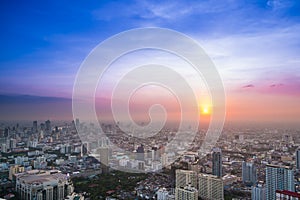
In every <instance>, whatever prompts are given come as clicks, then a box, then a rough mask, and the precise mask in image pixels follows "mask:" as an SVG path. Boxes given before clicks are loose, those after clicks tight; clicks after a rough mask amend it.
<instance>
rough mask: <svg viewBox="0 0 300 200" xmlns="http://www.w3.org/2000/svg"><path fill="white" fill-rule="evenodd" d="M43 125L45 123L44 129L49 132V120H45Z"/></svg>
mask: <svg viewBox="0 0 300 200" xmlns="http://www.w3.org/2000/svg"><path fill="white" fill-rule="evenodd" d="M45 125H46V127H45V130H46V131H47V132H50V131H51V129H52V128H51V122H50V120H47V121H46V122H45Z"/></svg>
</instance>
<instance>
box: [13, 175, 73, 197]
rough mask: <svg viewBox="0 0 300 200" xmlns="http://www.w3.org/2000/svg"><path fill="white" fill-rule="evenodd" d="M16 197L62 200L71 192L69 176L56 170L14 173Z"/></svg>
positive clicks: (71, 186)
mask: <svg viewBox="0 0 300 200" xmlns="http://www.w3.org/2000/svg"><path fill="white" fill-rule="evenodd" d="M16 191H17V193H18V199H26V200H34V199H37V200H38V199H41V200H42V199H45V200H54V199H56V200H64V199H65V197H66V196H67V195H70V194H71V193H72V192H73V185H72V183H71V181H70V179H69V177H68V176H67V175H65V174H62V173H60V172H59V171H56V170H51V171H39V170H32V171H28V172H26V173H21V174H16Z"/></svg>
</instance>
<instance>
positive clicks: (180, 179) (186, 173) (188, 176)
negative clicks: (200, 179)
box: [176, 169, 197, 188]
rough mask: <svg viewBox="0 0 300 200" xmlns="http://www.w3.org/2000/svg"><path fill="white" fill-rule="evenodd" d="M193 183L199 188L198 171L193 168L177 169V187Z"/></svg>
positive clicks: (193, 185) (192, 184)
mask: <svg viewBox="0 0 300 200" xmlns="http://www.w3.org/2000/svg"><path fill="white" fill-rule="evenodd" d="M186 185H191V186H192V187H195V188H197V173H196V172H195V171H191V170H182V169H177V170H176V188H180V187H185V186H186Z"/></svg>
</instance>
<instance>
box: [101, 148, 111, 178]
mask: <svg viewBox="0 0 300 200" xmlns="http://www.w3.org/2000/svg"><path fill="white" fill-rule="evenodd" d="M99 153H100V162H101V169H102V173H103V174H107V173H109V148H108V147H100V148H99Z"/></svg>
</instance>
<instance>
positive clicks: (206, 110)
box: [202, 106, 210, 115]
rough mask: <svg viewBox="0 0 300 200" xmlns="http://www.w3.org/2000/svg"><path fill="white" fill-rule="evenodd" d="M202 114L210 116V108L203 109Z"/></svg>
mask: <svg viewBox="0 0 300 200" xmlns="http://www.w3.org/2000/svg"><path fill="white" fill-rule="evenodd" d="M202 114H204V115H208V114H210V110H209V108H208V107H206V106H205V107H203V108H202Z"/></svg>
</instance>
